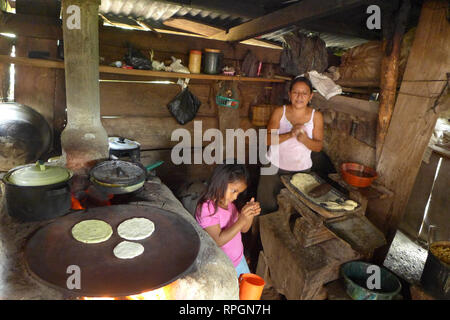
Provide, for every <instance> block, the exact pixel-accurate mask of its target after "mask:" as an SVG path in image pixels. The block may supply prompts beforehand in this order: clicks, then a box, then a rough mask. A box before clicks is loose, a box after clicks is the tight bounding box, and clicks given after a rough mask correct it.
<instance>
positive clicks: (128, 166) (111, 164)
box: [90, 160, 147, 187]
mask: <svg viewBox="0 0 450 320" xmlns="http://www.w3.org/2000/svg"><path fill="white" fill-rule="evenodd" d="M90 175H91V177H93V178H94V179H95V180H96V181H98V182H100V183H106V184H110V185H117V186H120V187H123V186H129V185H134V184H137V183H139V182H141V181H143V180H145V178H146V176H147V174H146V172H145V169H144V168H141V167H140V166H139V165H138V164H136V163H133V162H129V161H122V160H108V161H103V162H100V163H98V164H97V165H96V166H95V167H93V168H92V169H91V171H90Z"/></svg>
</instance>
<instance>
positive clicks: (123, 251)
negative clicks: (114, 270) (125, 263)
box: [113, 241, 144, 259]
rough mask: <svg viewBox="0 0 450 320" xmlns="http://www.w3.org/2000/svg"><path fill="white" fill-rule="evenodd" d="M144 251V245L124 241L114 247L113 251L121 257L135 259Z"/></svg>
mask: <svg viewBox="0 0 450 320" xmlns="http://www.w3.org/2000/svg"><path fill="white" fill-rule="evenodd" d="M143 252H144V246H143V245H142V244H140V243H135V242H130V241H122V242H120V243H119V244H118V245H117V246H115V247H114V250H113V253H114V255H115V256H116V257H117V258H119V259H133V258H135V257H137V256H139V255H141V254H142V253H143Z"/></svg>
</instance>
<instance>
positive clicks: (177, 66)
mask: <svg viewBox="0 0 450 320" xmlns="http://www.w3.org/2000/svg"><path fill="white" fill-rule="evenodd" d="M169 68H170V71H172V72H179V73H191V72H190V71H189V69H188V68H186V67H185V66H183V64H182V63H181V59H177V58H175V57H172V63H171V64H170V66H169Z"/></svg>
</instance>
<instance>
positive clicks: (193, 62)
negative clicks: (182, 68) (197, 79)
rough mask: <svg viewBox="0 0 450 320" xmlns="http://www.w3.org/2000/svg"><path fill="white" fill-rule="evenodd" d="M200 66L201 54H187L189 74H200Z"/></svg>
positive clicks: (191, 52)
mask: <svg viewBox="0 0 450 320" xmlns="http://www.w3.org/2000/svg"><path fill="white" fill-rule="evenodd" d="M201 64H202V52H201V51H199V50H191V51H190V52H189V71H190V72H191V73H200V70H201Z"/></svg>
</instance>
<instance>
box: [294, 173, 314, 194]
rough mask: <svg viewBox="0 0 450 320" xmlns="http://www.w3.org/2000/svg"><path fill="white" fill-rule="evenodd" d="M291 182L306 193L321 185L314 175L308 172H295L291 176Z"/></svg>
mask: <svg viewBox="0 0 450 320" xmlns="http://www.w3.org/2000/svg"><path fill="white" fill-rule="evenodd" d="M291 184H292V185H293V186H294V187H296V188H297V189H298V190H300V191H301V192H303V193H305V194H307V193H308V192H309V191H311V190H312V189H313V188H315V187H317V186H318V185H320V183H319V182H318V181H317V180H316V179H315V178H314V177H313V176H312V175H310V174H307V173H296V174H294V175H293V176H292V178H291Z"/></svg>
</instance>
